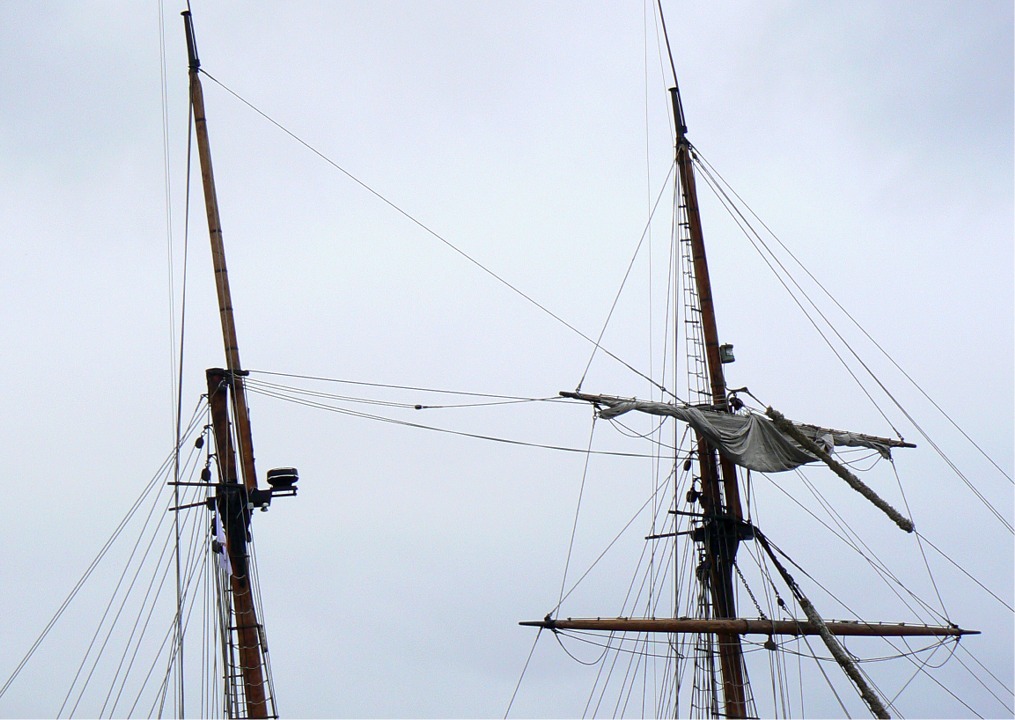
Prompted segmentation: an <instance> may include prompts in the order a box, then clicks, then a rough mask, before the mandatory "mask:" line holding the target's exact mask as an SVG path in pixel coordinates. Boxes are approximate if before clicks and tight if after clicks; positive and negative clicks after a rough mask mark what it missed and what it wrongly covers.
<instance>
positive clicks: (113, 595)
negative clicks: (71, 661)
mask: <svg viewBox="0 0 1015 720" xmlns="http://www.w3.org/2000/svg"><path fill="white" fill-rule="evenodd" d="M195 452H196V451H195V450H192V451H191V455H194V454H195ZM178 453H179V449H178V448H177V450H176V452H175V453H174V455H178ZM158 507H159V503H158V497H157V496H156V502H154V503H152V506H151V508H150V509H149V512H148V517H147V518H146V520H145V523H144V525H145V526H146V527H147V526H148V524H149V523H150V521H151V519H152V517H154V516H155V515H156V510H157V509H158ZM158 517H159V522H158V523H157V526H156V530H155V531H154V532H153V533H152V539H151V541H150V542H149V545H148V547H147V548H146V549H145V552H144V554H143V555H142V556H141V558H140V560H139V561H138V562H137V565H136V570H135V572H134V575H133V577H132V578H131V580H130V583H129V584H128V585H127V588H126V590H125V591H124V593H123V596H122V598H121V600H120V604H119V608H118V609H117V611H116V614H115V615H114V616H113V618H112V620H111V621H110V623H109V626H108V629H107V631H106V635H105V638H104V639H103V641H102V644H101V645H100V646H99V648H98V651H97V652H96V655H95V658H94V661H93V663H92V666H91V669H90V670H89V672H88V674H87V676H86V677H85V679H84V681H83V683H82V685H81V688H80V690H79V692H78V696H77V700H75V702H74V705H73V706H72V707H71V710H70V714H71V715H72V716H73V715H74V713H75V712H76V711H77V708H78V705H79V704H80V702H81V700H82V698H83V697H84V693H85V690H86V689H87V687H88V683H89V682H90V681H91V679H92V676H93V674H94V673H95V670H96V668H97V667H98V665H99V661H100V660H101V658H102V653H103V652H104V651H105V649H106V646H107V645H108V643H109V640H110V639H111V638H112V635H113V631H114V630H115V628H116V624H117V622H118V621H119V619H120V615H121V614H122V613H123V611H124V609H125V608H126V606H127V601H128V600H129V598H130V594H131V592H132V590H133V589H134V585H135V583H136V582H137V580H138V577H139V576H140V574H141V570H142V569H143V567H144V561H145V559H146V558H147V557H148V553H149V551H150V550H151V546H152V544H153V543H154V541H155V539H156V538H157V537H158V529H159V527H161V525H162V523H163V521H164V519H165V518H164V516H162V515H159V516H158ZM139 547H140V543H135V545H134V548H133V549H132V550H131V553H130V555H129V557H128V558H127V560H126V561H125V562H124V565H123V571H122V572H121V573H120V577H119V579H118V580H117V582H116V585H115V587H114V588H113V591H112V593H110V596H109V601H108V602H107V603H106V607H105V610H104V611H103V613H102V617H101V618H100V619H99V622H98V623H97V624H96V627H95V632H94V633H93V635H92V639H91V641H90V642H89V644H88V647H87V648H86V650H85V653H84V655H83V656H82V658H81V663H80V664H79V665H78V669H77V672H76V673H75V674H74V677H73V679H72V680H71V683H70V686H69V687H68V689H67V694H66V695H65V696H64V699H63V703H62V704H61V705H60V709H59V710H57V713H56V715H57V717H60V716H61V715H63V711H64V708H65V707H66V706H67V702H68V701H69V700H70V697H71V695H72V694H73V692H74V686H75V685H77V682H78V679H79V678H80V676H81V672H82V670H83V669H84V667H85V665H86V664H87V662H88V657H89V655H91V653H92V649H93V648H94V647H95V643H96V641H97V640H98V638H99V635H100V634H101V633H102V628H103V626H105V624H106V618H107V617H109V613H110V610H111V609H112V608H113V604H114V602H115V600H116V598H117V596H118V595H119V594H120V589H121V587H123V583H124V580H125V579H126V578H127V574H128V572H129V571H130V569H131V567H132V566H133V563H134V558H135V554H136V553H137V552H138V549H139ZM100 714H101V713H100Z"/></svg>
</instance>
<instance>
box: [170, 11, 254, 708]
mask: <svg viewBox="0 0 1015 720" xmlns="http://www.w3.org/2000/svg"><path fill="white" fill-rule="evenodd" d="M183 17H184V24H185V28H186V35H187V52H188V56H189V63H190V102H191V108H192V111H193V114H194V130H195V134H196V137H197V147H198V155H199V157H200V162H201V177H202V181H203V186H204V202H205V210H206V213H207V216H208V233H209V236H210V238H211V255H212V262H213V264H214V269H215V287H216V290H217V294H218V305H219V317H220V319H221V322H222V339H223V342H224V345H225V355H226V369H225V370H221V369H213V370H208V372H207V381H208V401H209V404H210V405H211V412H212V425H213V428H214V430H215V443H216V454H217V458H218V466H219V480H220V482H219V483H218V488H217V492H216V497H215V506H216V510H217V516H218V519H219V522H221V523H222V524H223V526H224V528H223V529H224V531H225V536H226V544H227V547H226V548H225V551H226V552H227V553H228V555H229V560H230V565H231V569H232V572H231V574H230V578H229V582H230V590H231V592H232V602H233V608H234V613H235V622H236V624H235V627H232V628H229V630H230V632H235V637H236V644H237V650H238V655H239V668H237V672H238V673H239V674H240V675H241V676H242V687H243V699H244V706H245V707H244V708H239V707H234V708H232V710H233V712H235V713H236V716H237V717H250V718H267V717H269V716H270V715H269V711H268V707H269V703H268V699H267V697H266V693H265V673H264V662H265V653H266V648H265V647H264V633H263V631H262V627H261V625H260V623H259V622H258V620H257V613H256V611H255V607H254V593H253V587H252V576H251V573H250V558H249V555H248V551H247V544H248V542H249V524H250V509H251V507H252V505H251V502H252V500H253V498H254V497H256V496H258V495H259V494H260V495H264V494H267V495H268V496H269V497H270V491H268V492H265V491H258V488H257V474H256V472H255V469H254V450H253V444H252V442H251V433H250V417H249V414H248V411H247V401H246V394H245V392H244V386H243V377H244V376H245V374H246V373H244V371H243V370H242V366H241V364H240V351H239V344H238V342H237V339H236V325H235V322H234V319H233V305H232V298H231V295H230V292H229V275H228V272H227V270H226V255H225V246H224V244H223V242H222V225H221V222H220V221H219V210H218V200H217V198H216V194H215V178H214V175H213V173H212V165H211V145H210V143H209V140H208V124H207V121H206V119H205V111H204V94H203V92H202V89H201V78H200V66H201V63H200V60H199V59H198V56H197V45H196V42H195V39H194V27H193V23H192V21H191V16H190V13H189V12H184V13H183ZM230 400H231V404H232V411H233V412H232V417H233V427H230V421H229V406H228V402H229V401H230ZM233 430H235V438H236V442H235V446H237V447H234V442H233ZM237 451H238V454H239V466H240V470H241V473H242V480H243V482H242V484H241V483H240V479H239V477H238V476H237V472H236V465H237V463H236V459H235V458H236V452H237ZM232 683H233V679H232V678H227V684H229V685H232Z"/></svg>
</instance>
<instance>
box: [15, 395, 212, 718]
mask: <svg viewBox="0 0 1015 720" xmlns="http://www.w3.org/2000/svg"><path fill="white" fill-rule="evenodd" d="M199 410H200V405H199V406H198V407H197V408H195V413H194V416H193V418H192V420H191V430H193V427H194V426H195V425H196V421H197V418H198V417H199ZM172 462H173V453H172V452H171V453H169V454H168V455H167V456H166V458H165V459H164V460H163V462H162V465H160V466H159V469H158V470H156V471H155V473H154V474H153V475H152V477H151V479H149V481H148V482H147V484H146V485H145V486H144V487H143V488H142V490H141V493H140V494H139V496H138V497H137V499H135V500H134V502H133V503H132V504H131V506H130V507H129V508H128V510H127V512H126V514H125V515H124V517H123V518H122V519H121V520H120V522H119V523H118V524H117V526H116V527H115V528H114V529H113V532H112V533H111V534H110V536H109V537H108V538H107V540H106V541H105V543H104V544H103V545H102V547H101V548H100V549H99V551H98V553H97V554H96V555H95V557H94V558H93V559H92V561H91V563H89V565H88V567H87V568H85V571H84V572H83V573H82V575H81V577H80V578H79V579H78V581H77V582H76V583H75V584H74V587H73V588H71V590H70V592H69V593H68V594H67V596H66V597H65V598H64V600H63V602H61V603H60V605H59V607H58V608H57V610H56V612H55V613H54V614H53V617H52V618H50V620H49V622H48V623H47V624H46V626H45V627H44V628H43V630H42V632H40V633H39V635H38V637H37V638H36V639H35V641H34V642H33V643H32V645H31V647H30V648H29V649H28V651H27V652H26V653H25V655H24V657H23V658H22V659H21V661H20V662H19V663H18V665H17V666H16V667H15V669H14V671H13V672H12V673H11V675H10V677H8V678H7V680H6V681H5V682H4V684H3V686H0V698H2V697H3V695H4V694H5V693H6V692H7V690H8V688H10V686H11V684H12V683H13V682H14V680H15V679H16V678H17V677H18V675H19V674H20V673H21V671H22V670H23V669H24V667H25V665H27V664H28V661H29V660H30V659H31V658H32V656H33V655H34V654H35V652H36V651H37V650H38V649H39V646H40V645H41V644H42V643H43V641H44V640H45V639H46V637H47V636H48V635H49V633H50V632H51V631H52V630H53V627H54V626H55V625H56V623H57V622H58V621H59V619H60V617H61V616H62V615H63V613H64V612H65V611H66V610H67V608H68V606H70V604H71V603H72V602H73V601H74V598H75V597H77V595H78V593H79V592H80V591H81V589H82V587H84V585H85V583H86V582H87V581H88V579H89V578H90V577H91V575H92V573H94V572H95V569H96V568H97V567H98V565H99V563H101V562H102V560H103V558H105V556H106V554H107V553H108V552H109V550H110V548H111V547H112V546H113V544H114V543H115V542H116V540H117V539H118V538H119V537H120V535H121V534H122V533H123V531H124V529H125V528H126V527H127V524H128V523H129V522H130V520H131V519H132V518H133V517H134V516H135V515H136V514H137V513H138V511H139V510H140V509H141V507H142V505H143V503H144V502H145V500H146V499H147V498H148V497H149V495H150V494H151V493H152V491H153V490H155V488H156V487H157V486H158V484H159V481H160V480H161V479H162V478H163V477H165V476H166V474H167V473H168V471H169V469H170V468H171V467H172Z"/></svg>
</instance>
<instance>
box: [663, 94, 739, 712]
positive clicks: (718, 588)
mask: <svg viewBox="0 0 1015 720" xmlns="http://www.w3.org/2000/svg"><path fill="white" fill-rule="evenodd" d="M670 97H671V100H672V103H673V119H674V123H675V126H676V163H677V168H678V171H679V173H680V188H681V194H682V197H683V202H684V206H685V209H686V213H687V225H688V234H689V235H690V240H691V262H692V265H693V267H694V281H695V286H696V287H695V290H696V292H697V296H698V302H699V309H700V311H701V317H700V321H701V329H702V333H703V335H704V340H705V360H706V366H707V371H708V381H709V388H710V389H711V395H712V405H713V407H714V408H715V409H716V410H722V411H729V405H728V403H727V400H726V379H725V377H724V374H723V367H722V357H721V356H720V352H719V333H718V330H717V328H716V321H715V307H714V305H713V303H712V284H711V282H710V280H709V275H708V261H707V259H706V256H705V239H704V234H703V233H702V229H701V215H700V214H699V212H698V195H697V190H696V188H695V182H694V165H693V162H692V158H691V144H690V142H688V140H687V125H686V124H685V123H684V110H683V107H682V104H681V102H680V89H679V88H678V87H677V86H676V80H675V79H674V87H672V88H670ZM697 447H698V464H699V471H700V473H701V487H702V494H701V502H702V509H703V511H704V516H705V524H704V528H703V530H704V532H702V533H701V535H700V537H701V542H702V543H703V544H704V561H703V565H702V569H703V570H704V571H705V572H704V573H701V574H699V577H706V578H707V581H708V586H709V591H710V593H711V597H712V610H713V613H714V615H715V617H716V618H718V619H727V618H735V617H737V609H736V597H735V595H734V592H733V566H734V562H735V560H736V554H737V547H738V545H739V543H740V535H739V529H740V528H741V526H742V519H743V515H742V511H741V507H740V491H739V487H738V484H737V472H736V467H735V466H734V464H733V463H732V462H730V461H729V460H728V459H726V458H725V457H721V456H720V455H719V453H718V451H717V450H716V448H714V447H713V446H712V445H711V444H709V442H708V441H707V440H705V438H704V437H702V436H701V435H698V440H697ZM716 639H717V641H718V642H717V644H718V648H719V667H720V671H721V673H722V683H723V696H724V698H725V711H726V716H727V717H731V718H743V717H747V693H746V683H747V675H746V670H745V668H744V659H743V650H742V648H741V644H740V636H739V635H737V634H735V633H728V632H716Z"/></svg>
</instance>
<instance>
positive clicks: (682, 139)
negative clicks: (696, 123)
mask: <svg viewBox="0 0 1015 720" xmlns="http://www.w3.org/2000/svg"><path fill="white" fill-rule="evenodd" d="M670 100H671V101H672V102H673V121H674V122H675V123H676V125H677V144H678V145H683V144H686V143H687V123H685V122H684V105H683V103H681V102H680V88H679V87H678V86H677V84H676V81H674V83H673V87H671V88H670Z"/></svg>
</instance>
